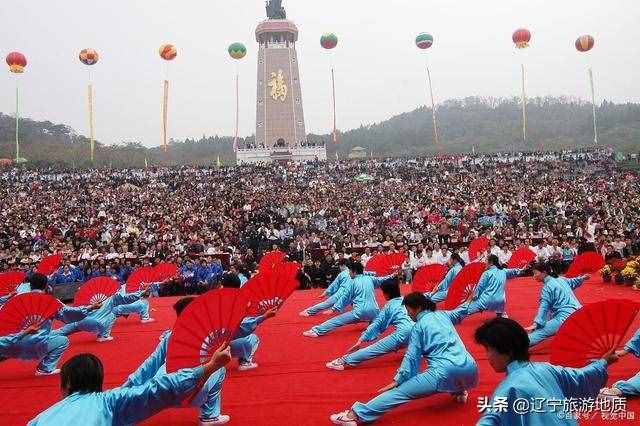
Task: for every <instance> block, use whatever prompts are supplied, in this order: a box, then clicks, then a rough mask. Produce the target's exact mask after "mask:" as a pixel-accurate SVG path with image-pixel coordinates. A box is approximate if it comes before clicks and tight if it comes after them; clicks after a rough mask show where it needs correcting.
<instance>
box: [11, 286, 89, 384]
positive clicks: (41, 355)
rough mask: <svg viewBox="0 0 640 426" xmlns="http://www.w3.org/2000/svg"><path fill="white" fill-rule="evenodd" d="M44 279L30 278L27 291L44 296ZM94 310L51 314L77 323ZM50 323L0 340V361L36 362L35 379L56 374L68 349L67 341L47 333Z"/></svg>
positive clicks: (62, 311)
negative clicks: (19, 360) (10, 359)
mask: <svg viewBox="0 0 640 426" xmlns="http://www.w3.org/2000/svg"><path fill="white" fill-rule="evenodd" d="M46 286H47V277H45V276H44V275H42V274H33V275H32V276H31V289H32V290H31V291H32V292H34V293H44V292H45V290H46ZM95 308H96V307H89V308H87V307H78V308H73V307H69V306H64V307H62V308H60V310H59V311H58V313H57V314H56V315H55V317H54V318H55V319H57V320H59V321H79V320H81V319H83V318H85V317H86V316H87V315H88V314H89V312H90V311H91V310H92V309H95ZM51 323H52V320H48V321H45V322H43V323H42V324H39V325H34V326H32V327H28V328H27V329H26V330H24V331H22V332H20V333H16V334H11V335H9V336H3V337H0V360H4V359H7V358H17V359H23V360H39V361H40V362H39V364H38V366H37V367H36V376H44V375H50V374H57V373H59V372H60V370H58V369H57V368H56V365H57V364H58V361H59V360H60V358H61V357H62V354H63V353H64V351H65V350H67V348H68V347H69V339H67V338H66V337H65V336H60V335H57V334H56V333H55V332H52V331H51Z"/></svg>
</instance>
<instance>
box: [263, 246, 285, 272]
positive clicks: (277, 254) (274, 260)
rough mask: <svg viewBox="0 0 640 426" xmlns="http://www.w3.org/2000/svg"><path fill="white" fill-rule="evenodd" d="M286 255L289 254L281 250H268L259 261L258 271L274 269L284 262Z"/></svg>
mask: <svg viewBox="0 0 640 426" xmlns="http://www.w3.org/2000/svg"><path fill="white" fill-rule="evenodd" d="M286 257H287V255H286V254H284V253H283V252H281V251H280V250H272V251H268V252H266V253H265V254H264V255H263V256H262V259H260V263H258V271H264V270H265V269H272V268H274V267H275V266H276V265H278V264H279V263H282V262H284V260H285V258H286Z"/></svg>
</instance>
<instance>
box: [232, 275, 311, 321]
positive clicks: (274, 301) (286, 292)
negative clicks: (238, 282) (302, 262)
mask: <svg viewBox="0 0 640 426" xmlns="http://www.w3.org/2000/svg"><path fill="white" fill-rule="evenodd" d="M299 271H300V266H299V265H298V264H297V263H295V262H284V263H281V264H279V265H276V267H275V268H274V269H273V270H271V271H268V270H264V271H260V272H259V273H257V274H256V275H254V276H253V277H251V279H249V281H247V283H246V284H245V285H244V286H242V289H241V291H242V293H244V294H245V295H246V296H247V299H249V301H250V302H251V307H250V308H249V314H250V315H262V314H264V313H265V312H266V311H268V310H269V309H271V308H278V309H279V308H280V306H282V304H283V303H284V301H285V300H287V298H288V297H289V296H291V294H292V293H293V292H294V290H295V289H296V288H298V286H299V285H300V283H299V281H298V279H297V276H298V272H299Z"/></svg>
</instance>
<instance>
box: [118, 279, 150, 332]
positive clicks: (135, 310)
mask: <svg viewBox="0 0 640 426" xmlns="http://www.w3.org/2000/svg"><path fill="white" fill-rule="evenodd" d="M149 289H150V291H153V286H150V287H149ZM113 313H114V314H115V315H116V316H117V317H118V316H123V317H128V316H129V315H131V314H136V315H138V316H139V317H140V322H142V323H147V322H154V321H155V319H154V318H151V317H150V316H149V299H147V298H140V299H138V300H136V301H135V302H133V303H127V304H125V305H118V306H115V307H114V308H113Z"/></svg>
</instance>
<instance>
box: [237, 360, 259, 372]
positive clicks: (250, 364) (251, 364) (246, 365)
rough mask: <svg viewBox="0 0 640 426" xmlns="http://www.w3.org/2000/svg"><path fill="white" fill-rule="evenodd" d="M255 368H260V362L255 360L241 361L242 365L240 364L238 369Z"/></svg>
mask: <svg viewBox="0 0 640 426" xmlns="http://www.w3.org/2000/svg"><path fill="white" fill-rule="evenodd" d="M254 368H258V364H256V363H255V362H253V361H249V362H242V363H240V365H238V371H247V370H253V369H254Z"/></svg>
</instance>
